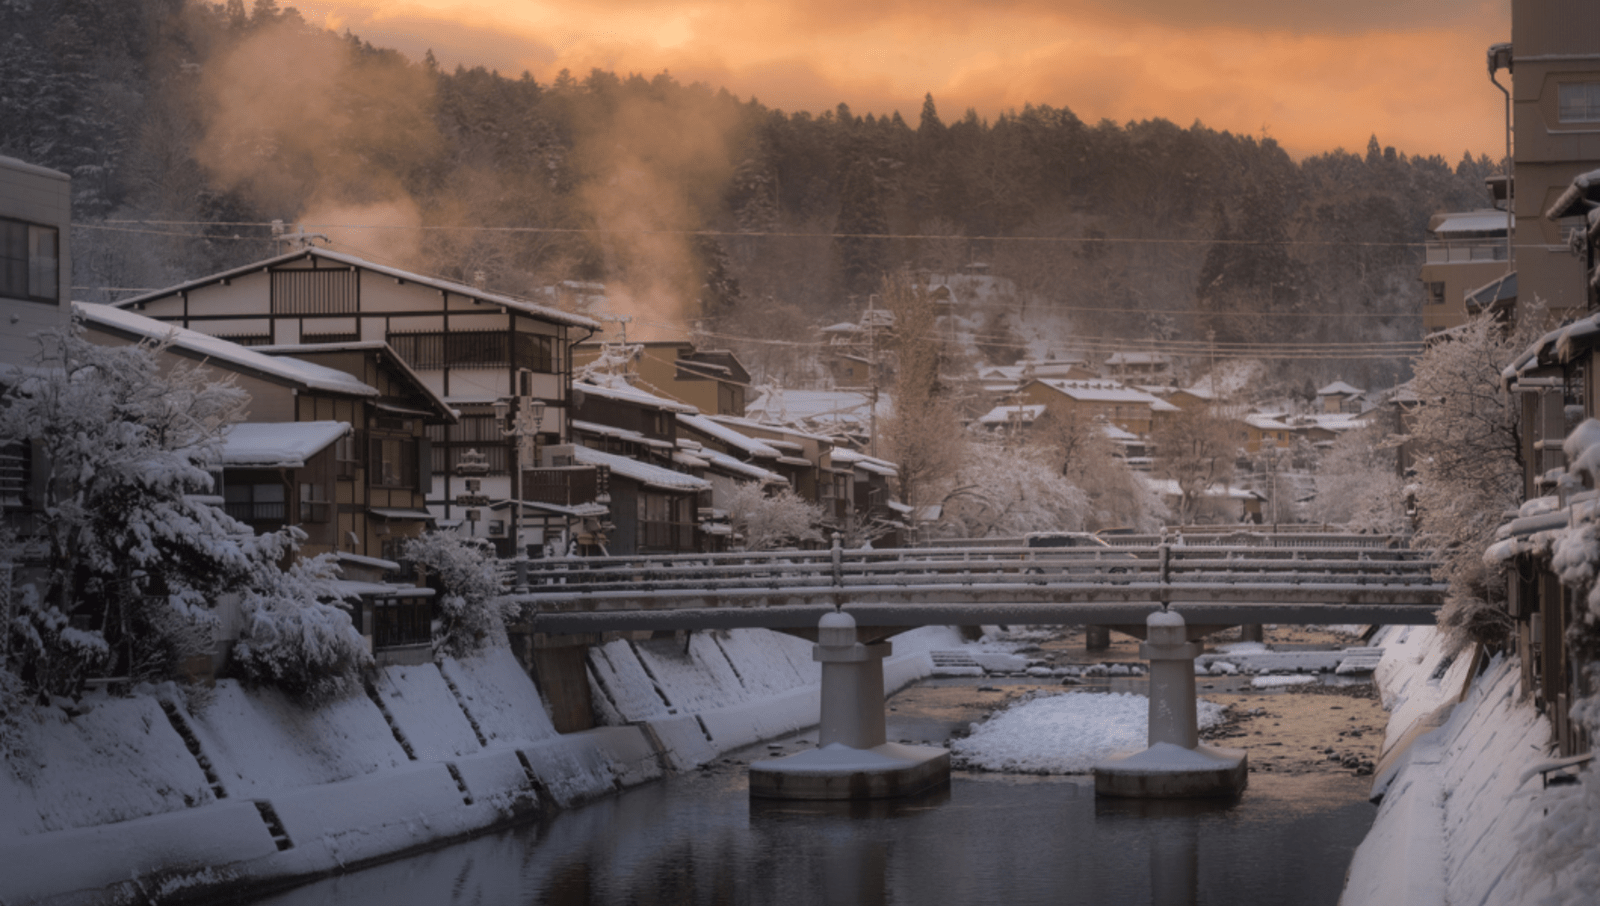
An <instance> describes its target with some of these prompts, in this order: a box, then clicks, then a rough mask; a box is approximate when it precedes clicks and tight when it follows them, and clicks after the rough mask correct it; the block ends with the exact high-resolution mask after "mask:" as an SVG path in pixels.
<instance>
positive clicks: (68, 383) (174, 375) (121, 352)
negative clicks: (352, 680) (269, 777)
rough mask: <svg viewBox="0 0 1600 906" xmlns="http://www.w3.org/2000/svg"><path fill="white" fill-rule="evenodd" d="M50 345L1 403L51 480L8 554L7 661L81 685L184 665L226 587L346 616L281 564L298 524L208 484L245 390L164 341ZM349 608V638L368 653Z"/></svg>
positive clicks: (63, 689) (43, 688) (199, 649)
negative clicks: (169, 349) (219, 494)
mask: <svg viewBox="0 0 1600 906" xmlns="http://www.w3.org/2000/svg"><path fill="white" fill-rule="evenodd" d="M40 342H41V347H42V348H41V351H40V354H39V356H38V358H37V361H36V367H34V368H32V369H30V370H29V371H27V372H23V373H19V374H18V376H17V377H16V379H15V384H14V386H12V387H11V389H10V390H9V391H8V392H7V393H6V395H5V398H4V400H3V403H0V442H27V443H31V444H33V445H34V447H35V449H36V450H37V452H38V454H39V455H38V456H36V457H35V459H34V461H33V468H34V469H35V471H36V472H37V473H38V474H36V476H35V478H36V480H35V481H34V483H33V484H34V487H36V488H40V489H42V492H43V499H42V500H39V501H36V504H37V505H38V507H39V509H40V510H41V511H42V514H43V518H42V519H41V520H40V527H39V531H38V532H37V533H35V534H32V535H29V536H26V537H22V538H19V539H16V540H15V541H14V542H13V543H12V544H11V545H9V549H8V550H5V551H3V552H0V561H8V562H10V563H12V564H17V565H18V567H19V568H16V569H14V570H13V571H12V572H13V582H12V588H11V589H10V591H11V595H12V599H13V608H12V612H11V619H10V625H9V626H8V627H6V637H5V645H6V648H7V657H6V661H5V663H6V669H8V670H10V671H12V672H13V673H15V675H16V676H17V677H18V678H19V680H20V681H21V682H22V683H23V684H24V685H25V686H26V687H28V688H29V689H31V690H33V691H35V692H38V693H41V694H70V693H73V692H75V691H76V690H77V689H78V688H79V687H80V684H81V682H82V680H83V679H84V678H86V677H88V676H91V675H95V674H101V675H105V674H110V675H122V676H129V677H131V678H134V679H144V680H165V679H170V678H174V677H177V676H179V673H180V666H181V665H182V663H183V662H184V661H185V660H187V659H188V658H191V657H194V656H197V655H202V654H209V653H210V651H211V647H212V642H213V633H214V626H215V622H216V621H215V616H214V614H213V612H212V608H213V607H214V606H215V604H216V602H217V601H218V599H219V598H221V597H222V596H223V595H226V594H230V593H233V594H240V595H242V596H244V598H245V599H246V601H247V602H248V601H249V600H252V599H253V598H261V597H262V596H270V597H271V598H273V599H274V600H276V601H277V605H276V606H277V608H278V610H279V611H280V612H287V611H288V610H290V609H292V608H310V609H312V610H314V611H316V612H317V613H318V614H319V615H320V617H321V618H323V621H324V622H327V623H337V622H338V620H337V619H334V618H333V617H332V616H331V615H328V614H323V613H322V612H321V610H320V608H321V607H322V606H323V605H320V604H319V603H318V601H317V599H316V593H317V591H318V587H317V586H315V585H308V584H306V583H304V582H301V581H297V580H298V579H299V578H300V577H301V576H300V574H298V573H290V574H284V573H283V571H282V570H281V569H279V567H278V563H279V562H281V561H282V560H284V559H286V558H288V557H289V556H290V555H292V553H293V551H294V548H295V545H296V544H297V543H298V539H299V535H298V534H297V532H296V530H293V529H285V530H284V531H283V532H279V533H274V534H272V535H266V536H257V535H255V534H254V533H253V532H252V531H251V530H250V528H249V526H246V525H245V524H243V523H241V522H239V521H237V520H235V519H233V518H231V517H229V516H228V515H227V514H225V513H224V512H223V511H222V510H221V509H220V508H218V507H216V506H213V505H212V504H211V503H209V502H207V501H206V499H205V498H203V497H201V496H198V495H201V494H204V493H206V492H208V491H209V490H210V489H211V476H210V473H209V472H208V469H209V468H210V467H211V466H213V465H214V464H215V463H216V462H217V461H218V459H219V454H220V452H221V447H222V443H223V439H224V433H225V431H226V430H227V428H228V427H229V426H230V425H232V424H233V423H235V422H236V421H238V420H239V418H240V417H241V414H242V412H243V409H244V406H245V404H246V403H247V402H248V397H247V396H246V395H245V393H244V392H243V391H242V390H240V389H239V388H238V387H237V386H235V385H234V384H232V383H231V382H230V381H227V380H221V381H219V380H215V379H213V378H211V377H210V376H209V375H208V373H207V372H206V371H205V370H204V369H203V368H199V367H192V366H190V365H188V364H187V363H182V362H180V363H178V364H176V365H173V366H172V367H170V368H163V362H162V360H161V359H160V358H159V357H158V355H159V351H160V348H161V347H160V346H158V345H150V344H141V345H135V346H120V347H108V346H99V345H96V344H94V343H91V342H89V341H88V340H86V339H84V338H83V337H82V336H81V334H80V333H78V332H77V331H59V332H58V331H47V332H44V333H42V334H41V335H40ZM339 616H340V617H342V620H343V627H342V629H341V631H342V632H343V636H342V637H343V644H345V645H346V646H347V647H351V648H352V649H355V650H360V651H362V652H364V648H363V646H362V645H361V639H360V636H359V635H357V634H355V633H354V629H353V627H351V626H350V620H349V617H348V616H347V615H343V614H342V612H341V613H340V615H339ZM352 656H353V655H352ZM345 666H347V665H340V666H339V669H340V670H342V669H344V667H345ZM313 679H314V678H311V677H305V678H299V679H297V680H296V681H297V682H310V681H312V680H313Z"/></svg>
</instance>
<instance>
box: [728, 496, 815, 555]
mask: <svg viewBox="0 0 1600 906" xmlns="http://www.w3.org/2000/svg"><path fill="white" fill-rule="evenodd" d="M724 505H725V506H726V507H727V510H728V519H729V521H730V522H731V523H732V524H733V531H734V534H735V535H737V536H738V537H739V538H741V539H742V543H743V546H744V548H745V550H752V551H765V550H772V549H774V548H779V547H794V546H796V545H799V544H802V543H804V542H807V541H821V540H823V536H822V522H823V512H822V508H821V507H819V506H817V505H816V504H814V503H811V502H810V501H808V500H806V499H805V498H804V497H801V496H800V495H799V494H796V493H795V492H794V491H792V490H790V489H789V488H784V489H783V490H781V491H779V492H778V493H776V494H768V493H766V492H765V491H763V490H762V489H761V486H760V485H759V484H757V483H755V482H753V481H747V482H744V483H743V484H740V485H739V486H738V487H737V488H735V489H734V491H733V493H732V494H729V495H728V499H727V502H726V504H724Z"/></svg>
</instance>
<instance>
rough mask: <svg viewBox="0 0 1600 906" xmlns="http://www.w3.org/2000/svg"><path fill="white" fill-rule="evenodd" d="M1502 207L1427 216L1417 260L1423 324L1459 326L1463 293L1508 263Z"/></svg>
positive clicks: (1426, 327) (1427, 327) (1427, 329)
mask: <svg viewBox="0 0 1600 906" xmlns="http://www.w3.org/2000/svg"><path fill="white" fill-rule="evenodd" d="M1507 225H1508V224H1507V217H1506V212H1505V211H1496V210H1478V211H1463V212H1460V213H1453V214H1435V215H1433V217H1432V218H1430V219H1429V220H1428V241H1427V243H1426V247H1425V251H1424V257H1423V262H1422V273H1421V280H1422V290H1423V297H1422V300H1423V304H1422V330H1423V332H1424V333H1435V332H1437V331H1441V330H1449V329H1450V328H1452V327H1459V326H1460V325H1462V324H1465V323H1466V322H1467V317H1468V315H1469V312H1468V309H1467V302H1466V297H1467V294H1468V293H1471V292H1473V291H1475V290H1477V289H1479V288H1480V287H1483V286H1485V285H1487V284H1489V283H1491V282H1493V281H1495V280H1497V279H1499V278H1500V277H1503V276H1505V274H1506V272H1507V270H1508V269H1509V267H1510V263H1509V262H1510V259H1509V256H1508V254H1507V253H1508V251H1509V248H1508V246H1507V245H1506V228H1507Z"/></svg>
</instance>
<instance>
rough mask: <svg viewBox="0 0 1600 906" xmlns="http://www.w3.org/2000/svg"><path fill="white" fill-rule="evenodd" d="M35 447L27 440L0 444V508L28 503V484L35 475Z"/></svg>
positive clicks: (14, 507) (10, 507) (11, 507)
mask: <svg viewBox="0 0 1600 906" xmlns="http://www.w3.org/2000/svg"><path fill="white" fill-rule="evenodd" d="M32 452H33V448H32V446H31V445H30V444H28V443H27V442H25V441H22V442H19V441H10V442H8V443H5V444H0V509H5V510H12V509H21V508H23V507H25V506H27V505H28V502H29V501H28V497H29V494H28V485H29V483H30V481H31V479H32V476H33V469H32V465H33V462H32V459H33V457H32V456H31V454H32Z"/></svg>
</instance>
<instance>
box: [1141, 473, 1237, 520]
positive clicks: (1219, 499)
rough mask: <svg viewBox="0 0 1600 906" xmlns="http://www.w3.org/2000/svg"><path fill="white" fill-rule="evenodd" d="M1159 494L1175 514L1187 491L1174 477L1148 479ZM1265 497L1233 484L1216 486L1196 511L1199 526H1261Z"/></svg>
mask: <svg viewBox="0 0 1600 906" xmlns="http://www.w3.org/2000/svg"><path fill="white" fill-rule="evenodd" d="M1146 480H1147V481H1148V482H1149V483H1150V487H1152V488H1153V489H1154V490H1155V491H1156V493H1158V494H1160V495H1161V499H1162V501H1163V502H1165V503H1166V504H1167V507H1168V508H1169V509H1171V510H1172V511H1173V512H1177V511H1178V509H1179V503H1180V501H1181V500H1182V499H1183V490H1182V489H1181V488H1179V486H1178V483H1177V482H1176V481H1173V480H1172V479H1170V478H1147V479H1146ZM1264 499H1265V498H1264V497H1263V496H1262V495H1261V494H1260V493H1258V492H1256V491H1252V490H1248V489H1246V488H1238V487H1233V486H1231V485H1213V486H1212V487H1210V488H1207V489H1206V491H1205V493H1204V494H1202V495H1201V497H1200V502H1199V508H1198V509H1197V510H1196V512H1195V517H1194V521H1195V524H1197V525H1229V524H1233V523H1239V522H1254V523H1260V522H1261V519H1262V514H1261V503H1262V501H1263V500H1264Z"/></svg>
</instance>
